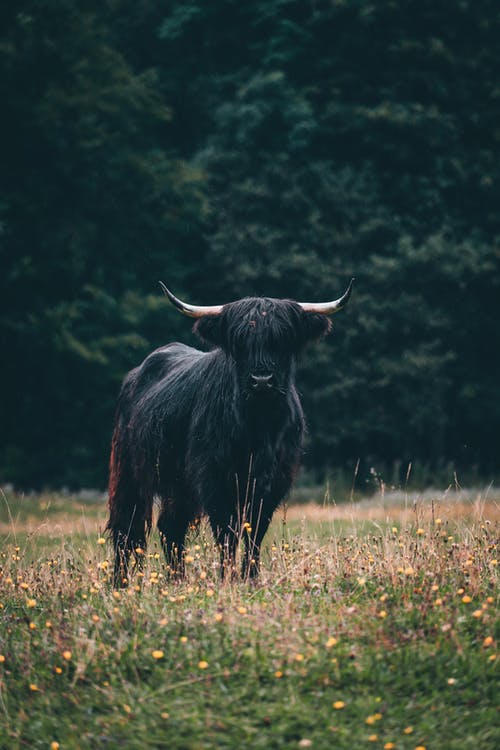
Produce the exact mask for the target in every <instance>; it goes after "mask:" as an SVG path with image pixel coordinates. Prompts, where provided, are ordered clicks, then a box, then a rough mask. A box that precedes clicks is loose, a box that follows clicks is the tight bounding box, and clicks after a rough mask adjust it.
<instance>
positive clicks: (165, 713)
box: [160, 711, 170, 719]
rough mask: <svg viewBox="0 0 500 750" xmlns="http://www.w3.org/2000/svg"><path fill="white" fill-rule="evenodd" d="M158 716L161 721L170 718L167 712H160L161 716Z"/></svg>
mask: <svg viewBox="0 0 500 750" xmlns="http://www.w3.org/2000/svg"><path fill="white" fill-rule="evenodd" d="M160 716H161V718H162V719H169V718H170V714H169V713H168V711H162V712H161V714H160Z"/></svg>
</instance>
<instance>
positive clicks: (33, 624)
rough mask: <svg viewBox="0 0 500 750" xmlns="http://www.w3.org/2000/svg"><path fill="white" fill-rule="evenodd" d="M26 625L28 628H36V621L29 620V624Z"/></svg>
mask: <svg viewBox="0 0 500 750" xmlns="http://www.w3.org/2000/svg"><path fill="white" fill-rule="evenodd" d="M28 627H29V629H30V630H36V623H35V622H30V624H29V625H28Z"/></svg>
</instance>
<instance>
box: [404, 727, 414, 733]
mask: <svg viewBox="0 0 500 750" xmlns="http://www.w3.org/2000/svg"><path fill="white" fill-rule="evenodd" d="M412 732H413V727H406V728H405V729H403V734H411V733H412Z"/></svg>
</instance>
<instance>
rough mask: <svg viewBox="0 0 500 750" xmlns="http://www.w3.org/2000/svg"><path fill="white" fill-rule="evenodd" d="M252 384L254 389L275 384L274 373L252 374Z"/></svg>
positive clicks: (262, 388) (263, 388)
mask: <svg viewBox="0 0 500 750" xmlns="http://www.w3.org/2000/svg"><path fill="white" fill-rule="evenodd" d="M250 386H251V387H252V388H253V389H254V390H256V391H257V390H265V389H266V388H272V387H273V386H274V375H272V374H271V375H250Z"/></svg>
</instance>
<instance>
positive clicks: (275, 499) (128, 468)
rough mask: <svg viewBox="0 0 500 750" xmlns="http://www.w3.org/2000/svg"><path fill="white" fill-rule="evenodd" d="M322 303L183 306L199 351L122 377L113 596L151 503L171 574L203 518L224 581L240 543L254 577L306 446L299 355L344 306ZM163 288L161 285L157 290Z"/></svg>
mask: <svg viewBox="0 0 500 750" xmlns="http://www.w3.org/2000/svg"><path fill="white" fill-rule="evenodd" d="M353 281H354V279H352V280H351V282H350V284H349V286H348V288H347V290H346V292H345V293H344V294H343V295H342V296H341V297H340V298H339V299H336V300H334V301H332V302H327V303H300V302H294V301H291V300H282V299H270V298H266V297H252V298H245V299H241V300H239V301H237V302H232V303H230V304H226V305H217V306H209V307H200V306H195V305H190V304H186V303H185V302H182V301H181V300H179V299H178V298H177V297H175V296H174V294H172V292H171V291H169V290H168V289H167V288H166V287H165V286H164V285H163V284H162V288H163V291H164V292H165V294H166V295H167V297H168V299H169V300H170V302H171V303H172V304H173V305H174V307H176V308H177V309H178V310H180V312H182V313H184V314H185V315H187V316H190V317H192V318H194V319H196V322H195V324H194V329H193V330H194V332H195V333H196V334H197V336H198V337H199V338H200V339H201V340H202V341H203V342H204V343H205V344H206V345H208V351H199V350H198V349H194V348H192V347H189V346H185V345H184V344H180V343H171V344H168V345H166V346H163V347H161V348H159V349H157V350H156V351H154V352H152V354H150V355H149V356H148V357H146V359H145V360H144V362H143V363H142V364H141V365H140V366H139V367H137V368H135V369H134V370H131V371H130V372H129V373H128V375H127V376H126V377H125V380H124V382H123V385H122V388H121V392H120V395H119V399H118V405H117V410H116V420H115V428H114V433H113V438H112V447H111V460H110V477H109V520H108V523H107V529H108V531H109V532H110V534H111V536H112V539H113V543H114V549H115V564H114V582H115V585H122V584H126V583H127V577H128V571H129V563H130V557H131V554H134V555H135V556H136V561H137V560H139V561H140V559H139V557H138V556H141V555H143V554H144V550H145V549H146V540H147V537H148V535H149V533H150V531H151V527H152V519H153V504H154V500H155V498H156V499H157V500H158V501H159V514H158V519H157V526H158V530H159V533H160V539H161V544H162V547H163V550H164V553H165V557H166V560H167V563H168V565H169V566H170V568H171V569H172V571H175V572H177V573H179V574H182V571H183V545H184V539H185V536H186V533H187V530H188V528H189V527H190V525H191V524H192V523H193V522H194V521H195V520H196V519H197V518H199V517H200V516H201V515H202V514H206V515H207V516H208V519H209V522H210V526H211V528H212V531H213V534H214V537H215V541H216V543H217V545H218V546H219V549H220V551H221V566H222V571H223V573H224V570H225V569H226V568H229V569H230V570H231V571H233V572H234V569H235V568H234V566H235V556H236V551H237V545H238V542H239V540H240V539H241V538H242V539H243V540H244V553H243V567H242V575H243V576H248V577H254V576H255V575H257V573H258V571H259V554H260V547H261V543H262V540H263V538H264V535H265V533H266V531H267V529H268V526H269V523H270V521H271V518H272V516H273V513H274V511H275V510H276V508H277V507H278V505H279V504H280V503H281V502H282V500H283V499H284V498H285V497H286V495H287V493H288V492H289V490H290V487H291V485H292V482H293V479H294V476H295V474H296V472H297V468H298V465H299V459H300V455H301V450H302V442H303V436H304V415H303V411H302V407H301V403H300V399H299V396H298V394H297V390H296V388H295V369H296V360H297V357H298V355H299V354H300V352H301V351H302V350H303V349H304V347H305V345H306V344H307V343H308V342H310V341H312V340H315V339H319V338H321V337H322V336H324V335H325V334H326V333H328V332H329V331H330V328H331V321H330V318H329V317H328V316H329V315H331V314H332V313H335V312H337V311H339V310H341V309H342V308H343V307H344V305H345V304H346V303H347V301H348V300H349V297H350V295H351V290H352V284H353ZM160 283H161V282H160Z"/></svg>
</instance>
